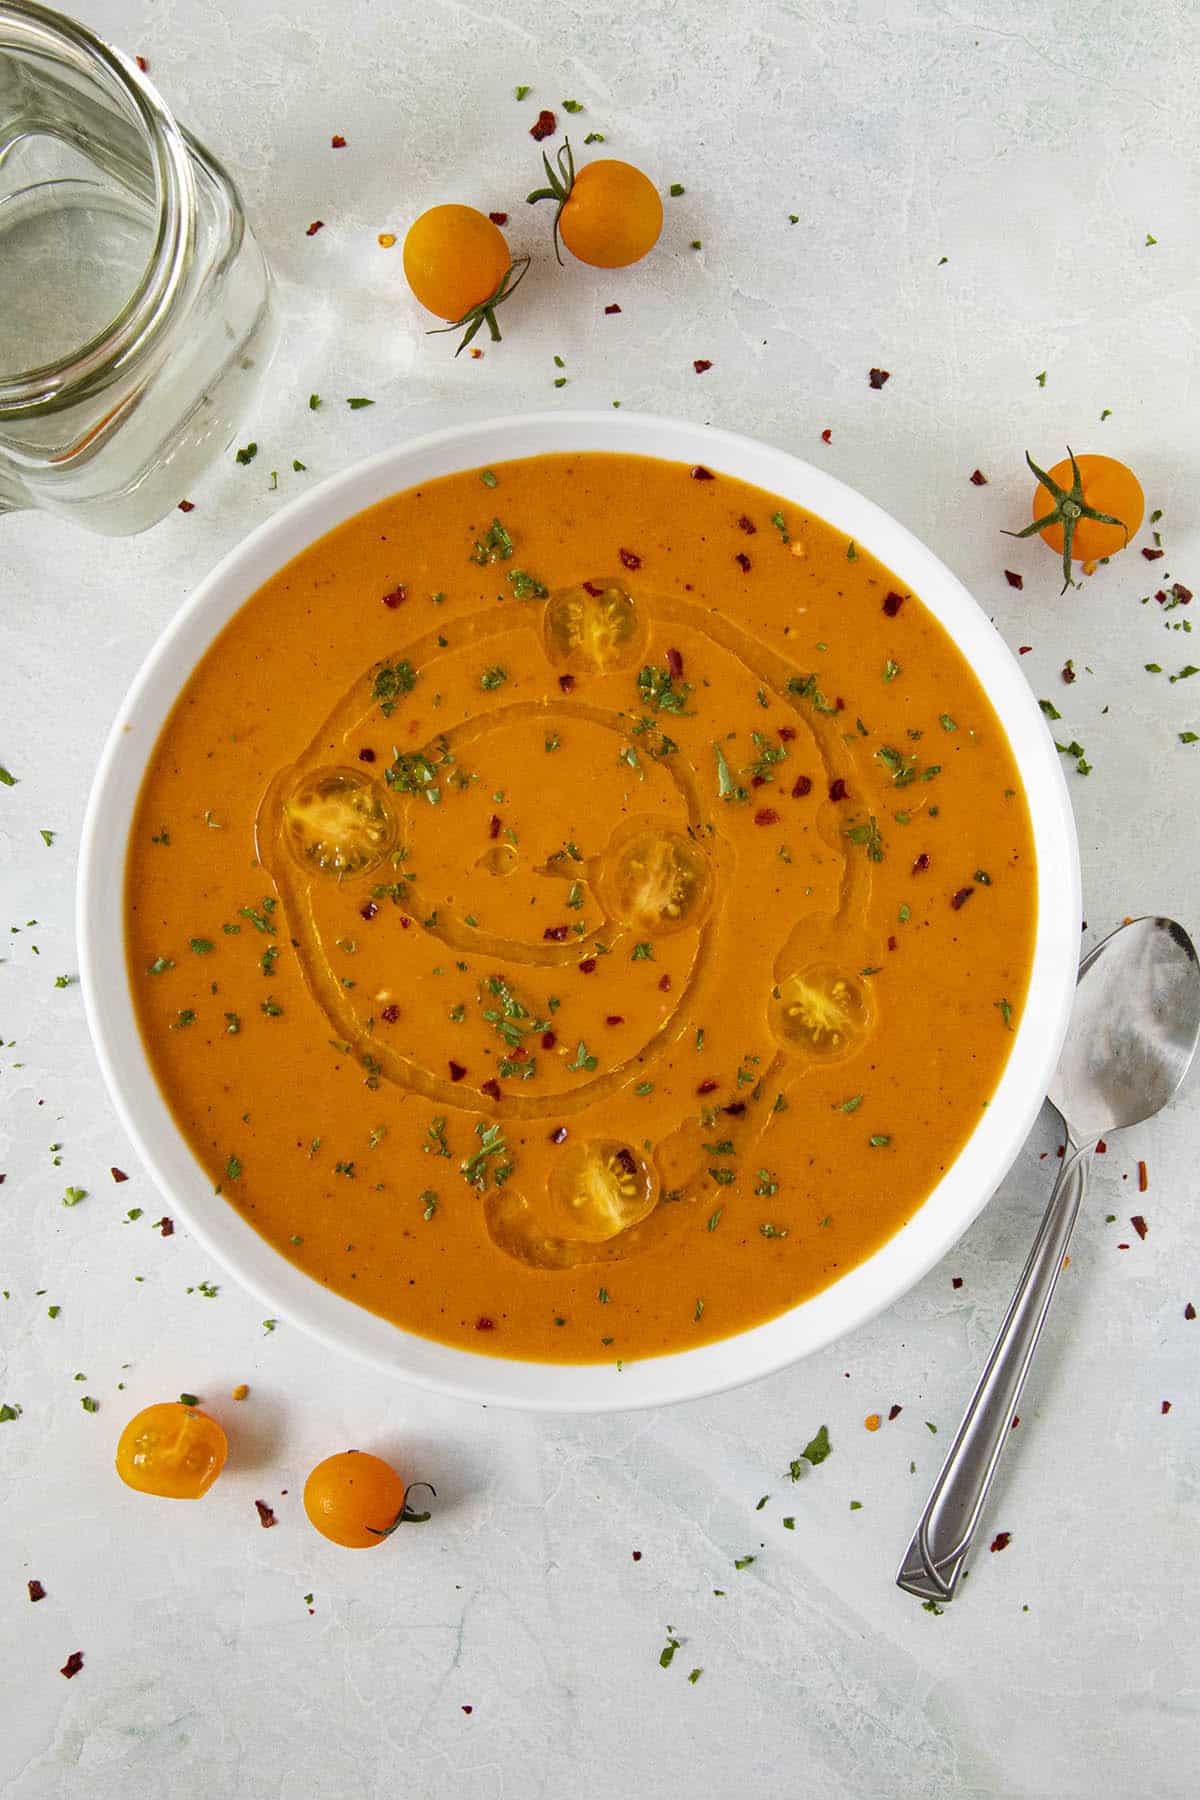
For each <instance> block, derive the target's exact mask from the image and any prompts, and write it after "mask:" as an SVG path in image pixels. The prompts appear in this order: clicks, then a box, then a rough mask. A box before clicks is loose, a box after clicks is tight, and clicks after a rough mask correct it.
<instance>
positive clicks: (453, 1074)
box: [449, 1057, 467, 1081]
mask: <svg viewBox="0 0 1200 1800" xmlns="http://www.w3.org/2000/svg"><path fill="white" fill-rule="evenodd" d="M449 1068H450V1079H451V1081H461V1080H462V1078H463V1076H464V1075H465V1074H466V1072H467V1070H466V1065H465V1063H460V1062H455V1061H454V1058H453V1057H451V1058H450V1063H449Z"/></svg>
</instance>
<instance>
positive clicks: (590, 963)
mask: <svg viewBox="0 0 1200 1800" xmlns="http://www.w3.org/2000/svg"><path fill="white" fill-rule="evenodd" d="M595 967H596V958H595V957H594V956H585V957H584V959H583V961H582V962H581V963H580V965H579V973H580V974H581V975H591V974H592V973H593V972H594V970H595Z"/></svg>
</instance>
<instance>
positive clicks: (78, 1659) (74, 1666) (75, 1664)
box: [58, 1650, 83, 1681]
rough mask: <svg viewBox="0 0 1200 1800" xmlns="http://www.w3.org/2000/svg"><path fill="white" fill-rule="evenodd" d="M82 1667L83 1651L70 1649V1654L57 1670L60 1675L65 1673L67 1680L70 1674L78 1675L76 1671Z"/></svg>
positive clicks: (70, 1676)
mask: <svg viewBox="0 0 1200 1800" xmlns="http://www.w3.org/2000/svg"><path fill="white" fill-rule="evenodd" d="M82 1667H83V1651H82V1650H72V1652H71V1654H70V1656H68V1658H67V1660H66V1662H65V1663H64V1664H63V1666H62V1668H61V1669H60V1670H59V1671H58V1672H59V1674H60V1675H65V1676H66V1678H67V1680H68V1681H70V1680H71V1678H72V1676H74V1675H78V1673H79V1671H80V1669H82Z"/></svg>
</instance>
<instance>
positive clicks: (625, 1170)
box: [613, 1144, 637, 1175]
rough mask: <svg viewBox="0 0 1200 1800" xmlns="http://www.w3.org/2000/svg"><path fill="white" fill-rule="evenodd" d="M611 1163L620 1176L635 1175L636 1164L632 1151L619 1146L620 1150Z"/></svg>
mask: <svg viewBox="0 0 1200 1800" xmlns="http://www.w3.org/2000/svg"><path fill="white" fill-rule="evenodd" d="M613 1161H614V1162H615V1163H616V1165H617V1167H618V1169H620V1171H621V1173H622V1175H636V1174H637V1162H636V1160H635V1158H634V1154H633V1151H632V1150H628V1149H626V1147H625V1145H624V1144H622V1145H621V1148H620V1149H619V1150H618V1151H617V1152H616V1153H615V1155H614V1156H613Z"/></svg>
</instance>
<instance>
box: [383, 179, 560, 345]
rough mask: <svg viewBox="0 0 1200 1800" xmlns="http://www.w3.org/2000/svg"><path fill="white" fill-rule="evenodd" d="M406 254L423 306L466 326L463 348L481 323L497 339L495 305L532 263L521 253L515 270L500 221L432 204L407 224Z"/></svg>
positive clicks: (410, 276)
mask: <svg viewBox="0 0 1200 1800" xmlns="http://www.w3.org/2000/svg"><path fill="white" fill-rule="evenodd" d="M403 256H404V274H405V277H406V279H407V281H408V285H409V287H410V288H411V289H412V291H413V293H414V294H415V295H416V297H417V299H418V300H419V301H420V303H421V305H422V306H423V307H425V308H426V310H427V311H429V312H431V313H435V314H436V315H437V317H438V318H439V319H448V320H449V321H450V324H451V325H452V326H456V327H457V326H459V325H462V326H465V327H466V328H467V329H466V335H465V336H464V338H463V340H462V342H461V343H460V344H459V346H458V349H459V350H464V349H465V348H466V346H467V345H468V344H469V343H470V341H471V339H472V338H473V337H474V336H475V333H476V332H477V331H478V330H479V328H480V326H481V325H483V324H486V325H487V327H488V330H489V332H490V333H491V336H492V339H493V341H494V342H496V343H498V342H499V340H500V328H499V326H498V325H497V324H496V313H495V309H496V307H497V306H499V305H500V303H501V301H503V300H507V298H508V296H509V295H510V294H511V293H512V292H513V290H514V288H515V287H516V286H517V284H518V282H519V281H520V280H521V277H522V276H523V275H524V273H525V270H526V269H527V268H528V266H529V258H528V257H527V256H526V257H522V258H519V259H518V260H519V270H518V272H517V273H516V274H515V275H514V272H513V271H514V269H515V268H517V267H518V265H517V264H514V263H513V260H512V256H511V254H510V252H509V248H508V245H507V243H506V242H505V241H504V235H503V233H502V232H501V230H500V228H499V226H497V225H494V224H493V223H492V221H491V219H489V218H488V217H487V216H486V215H485V214H484V213H481V212H478V211H477V210H476V209H475V207H473V206H432V207H430V209H429V211H428V212H423V213H422V214H421V216H420V218H419V219H415V220H414V221H413V223H412V224H411V225H410V226H409V228H408V235H407V237H406V238H405V240H404V251H403ZM457 354H458V351H456V352H455V355H457Z"/></svg>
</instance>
